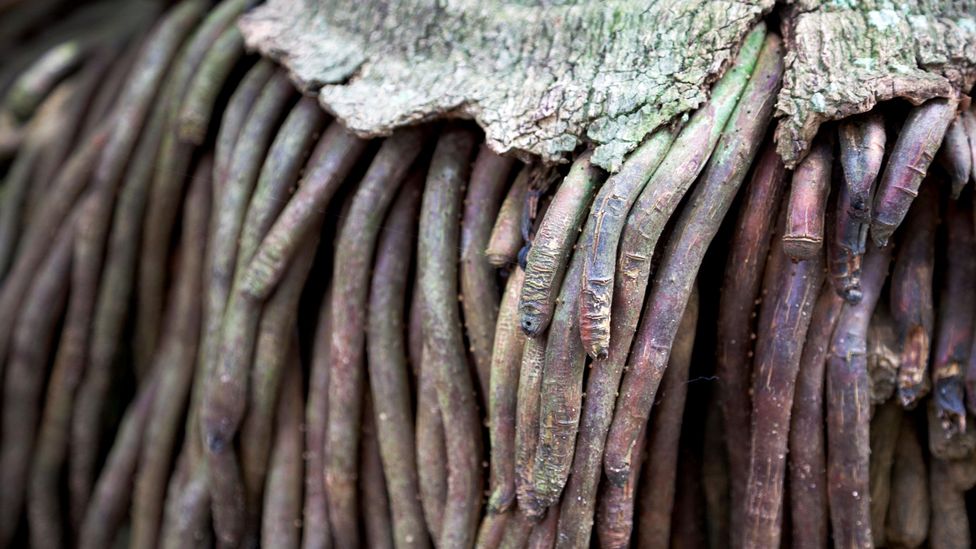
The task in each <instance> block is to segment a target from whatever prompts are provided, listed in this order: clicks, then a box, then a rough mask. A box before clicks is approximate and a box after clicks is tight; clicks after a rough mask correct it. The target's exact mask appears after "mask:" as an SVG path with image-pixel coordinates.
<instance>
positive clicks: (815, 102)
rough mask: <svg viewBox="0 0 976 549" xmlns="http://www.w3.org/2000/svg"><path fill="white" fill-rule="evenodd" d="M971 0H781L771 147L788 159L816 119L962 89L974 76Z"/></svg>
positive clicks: (801, 147) (975, 31)
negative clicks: (781, 71)
mask: <svg viewBox="0 0 976 549" xmlns="http://www.w3.org/2000/svg"><path fill="white" fill-rule="evenodd" d="M974 16H976V2H974V1H972V0H956V1H952V0H899V1H891V0H801V1H799V2H797V3H795V4H793V5H790V6H788V7H787V8H786V13H785V14H784V19H783V21H784V24H783V33H784V37H785V39H786V45H787V52H788V53H787V56H786V67H787V70H786V75H785V77H784V79H783V89H782V90H781V91H780V96H779V102H778V104H777V109H778V115H779V116H781V117H782V120H781V121H780V124H779V127H778V129H777V135H776V139H777V145H778V146H777V150H778V151H779V153H780V155H782V157H783V159H784V160H785V161H786V164H787V165H788V166H790V167H792V166H794V165H795V164H796V163H797V162H798V161H799V160H800V159H801V158H802V157H803V156H804V155H805V154H806V151H807V149H808V148H809V145H810V141H811V140H812V139H813V136H814V135H816V133H817V129H818V128H819V127H820V125H821V124H822V123H823V122H825V121H828V120H836V119H839V118H843V117H846V116H849V115H852V114H856V113H861V112H866V111H869V110H871V109H872V108H873V107H874V105H875V104H877V103H879V102H881V101H886V100H889V99H893V98H903V99H907V100H909V101H911V102H912V103H915V104H919V103H922V102H924V101H925V100H927V99H930V98H932V97H948V96H950V95H952V94H955V93H959V92H968V91H969V89H970V88H971V87H972V85H973V82H974V79H976V78H974V77H976V19H974Z"/></svg>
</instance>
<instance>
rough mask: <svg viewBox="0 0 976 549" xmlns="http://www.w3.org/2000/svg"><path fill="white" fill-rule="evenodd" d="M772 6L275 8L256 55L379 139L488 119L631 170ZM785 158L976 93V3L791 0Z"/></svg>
mask: <svg viewBox="0 0 976 549" xmlns="http://www.w3.org/2000/svg"><path fill="white" fill-rule="evenodd" d="M773 4H774V0H713V1H710V0H630V1H628V0H602V1H601V0H398V1H394V0H368V1H367V0H269V1H268V2H267V3H266V4H264V5H263V6H261V7H259V8H257V9H255V10H254V11H253V12H251V13H250V14H248V15H247V16H245V17H244V18H243V19H242V20H241V28H242V30H243V31H244V35H245V37H246V39H247V44H248V45H249V46H250V47H251V48H254V49H257V50H259V51H261V52H262V53H263V54H265V55H268V56H270V57H272V58H274V59H275V60H277V61H279V62H281V63H282V64H284V65H285V66H286V67H288V69H289V70H290V71H291V73H292V76H293V77H294V79H295V80H296V82H298V83H299V85H300V86H301V87H302V88H303V89H305V90H306V91H309V92H317V93H318V95H319V99H320V102H321V103H322V105H323V106H324V107H325V108H326V109H328V110H329V111H331V112H332V113H334V114H335V115H336V116H338V117H339V118H340V119H341V120H342V121H343V122H344V123H345V124H346V125H347V126H348V127H349V128H350V129H351V130H353V131H354V132H356V133H358V134H361V135H364V136H375V135H388V134H389V133H390V132H392V130H393V129H395V128H396V127H399V126H403V125H407V124H413V123H417V122H421V121H424V120H429V119H433V118H438V117H444V116H454V117H466V118H473V119H475V120H476V121H477V122H478V123H479V124H480V125H481V127H482V128H483V129H484V130H485V134H486V141H487V142H488V145H489V146H490V147H491V148H492V149H494V150H495V151H496V152H499V153H513V154H516V155H519V156H521V157H523V158H527V157H528V156H530V155H535V156H538V157H541V158H542V160H544V161H548V162H559V161H566V160H568V159H569V158H570V157H571V156H572V153H573V151H574V150H575V149H576V148H577V147H578V146H579V145H580V144H582V143H589V144H592V145H593V146H594V147H595V150H594V154H593V163H594V164H595V165H597V166H600V167H602V168H605V169H608V170H610V171H612V172H615V171H616V170H617V169H618V168H619V166H620V163H621V161H622V160H623V158H624V157H625V156H626V155H627V154H628V153H629V152H631V151H632V150H633V149H635V148H636V147H637V145H639V144H640V142H641V141H642V140H643V139H644V137H645V136H646V135H648V134H649V133H650V132H652V131H653V130H654V129H656V128H658V127H660V126H663V125H666V124H668V123H670V122H672V121H673V120H675V119H676V118H678V117H679V116H681V115H683V114H685V113H688V112H691V111H693V110H694V109H695V108H697V107H698V106H699V105H700V104H701V103H702V102H703V101H704V100H705V99H706V98H707V97H708V92H709V88H710V84H711V83H712V82H713V81H714V80H715V79H717V78H718V77H719V76H721V74H722V72H723V71H724V70H725V68H726V67H727V66H728V63H729V61H730V60H731V59H732V57H733V56H734V55H735V53H736V50H737V49H738V47H739V45H740V44H741V42H742V39H743V38H744V36H745V35H746V33H747V32H748V30H749V29H750V28H751V27H752V25H754V24H755V23H756V21H758V20H759V19H760V18H761V17H763V16H764V15H765V14H766V13H767V12H768V11H770V10H771V9H772V8H773ZM779 11H780V16H781V17H780V20H781V21H782V26H781V30H782V33H783V35H784V38H785V39H786V50H787V52H788V53H787V56H786V67H787V70H786V74H785V76H784V81H783V89H782V91H781V92H780V96H779V100H778V104H777V116H778V117H779V118H780V122H779V127H778V129H777V135H776V139H777V145H778V147H777V149H778V151H779V153H780V154H781V156H782V157H783V159H784V160H785V162H786V164H787V165H788V166H789V167H793V166H795V165H796V163H797V162H798V161H799V160H800V159H802V158H803V156H805V154H806V152H807V150H808V148H809V145H810V141H811V140H812V139H813V136H814V135H816V133H817V130H818V128H819V127H820V125H821V124H822V123H824V122H826V121H828V120H836V119H839V118H844V117H846V116H850V115H852V114H856V113H860V112H866V111H869V110H871V109H872V108H873V107H874V105H876V104H877V103H879V102H882V101H887V100H889V99H893V98H903V99H907V100H909V101H911V102H912V103H915V104H919V103H922V102H924V101H925V100H927V99H930V98H932V97H948V96H950V95H953V94H957V93H960V92H963V93H968V91H969V90H970V88H971V87H972V85H973V83H974V81H976V18H974V17H976V16H974V14H976V0H793V1H791V0H785V1H784V2H781V4H780V8H779Z"/></svg>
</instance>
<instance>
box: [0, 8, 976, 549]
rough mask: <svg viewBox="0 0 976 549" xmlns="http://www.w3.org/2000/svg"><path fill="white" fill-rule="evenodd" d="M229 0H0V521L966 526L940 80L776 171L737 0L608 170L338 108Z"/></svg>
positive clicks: (928, 537)
mask: <svg viewBox="0 0 976 549" xmlns="http://www.w3.org/2000/svg"><path fill="white" fill-rule="evenodd" d="M251 4H252V2H251V1H250V0H224V1H223V2H221V3H219V4H218V5H216V6H211V5H210V4H209V3H208V2H205V1H203V0H182V1H181V2H179V3H178V4H175V5H173V6H172V7H170V8H168V9H166V10H164V11H154V10H153V8H152V5H149V4H146V5H143V4H138V3H136V4H133V5H136V6H138V9H136V8H132V12H131V13H128V12H127V13H124V14H119V13H114V12H112V11H107V8H106V6H107V4H105V5H103V4H94V5H91V6H87V7H77V8H72V9H67V8H65V6H64V5H63V2H57V1H39V2H31V3H27V2H14V3H13V7H9V6H8V7H3V3H2V2H0V10H2V11H0V14H2V17H3V21H2V22H0V26H7V27H9V28H7V29H6V31H5V33H6V36H8V37H10V38H9V39H8V41H10V40H13V41H14V42H15V43H16V47H14V45H12V44H11V43H8V44H7V49H8V50H9V51H10V52H11V53H10V54H9V55H6V56H5V57H4V58H3V63H2V65H0V91H2V92H3V94H4V98H5V99H4V102H3V105H2V113H0V117H2V119H0V157H2V160H0V161H2V163H3V166H2V168H0V169H2V170H3V172H2V173H3V183H2V187H0V192H2V201H0V367H2V369H0V374H2V397H0V399H2V400H0V402H2V408H0V546H13V545H22V544H29V545H30V546H35V547H62V546H79V547H83V548H101V547H108V546H112V545H113V544H115V543H128V544H129V545H131V546H133V547H140V548H151V547H157V546H158V547H172V548H177V547H179V548H182V547H196V546H209V545H218V546H223V547H238V546H253V545H256V544H261V545H264V546H267V547H298V546H302V547H306V548H321V547H332V546H334V547H357V546H363V545H365V546H369V547H401V548H402V547H430V546H437V547H446V548H447V547H449V548H454V547H472V546H477V547H484V548H489V547H506V548H514V547H532V548H548V547H587V546H589V545H590V544H591V543H598V544H599V545H600V546H606V547H627V546H630V545H632V544H636V545H637V546H640V547H668V546H681V547H705V546H708V547H727V546H731V547H779V546H781V545H784V544H788V545H792V546H796V547H826V546H828V545H829V544H833V545H836V546H838V547H868V546H872V545H875V546H892V547H919V546H923V545H925V544H928V545H930V546H931V547H963V546H967V545H968V543H969V540H970V537H969V536H970V524H969V514H970V511H969V510H967V505H966V497H967V491H968V490H970V489H971V488H973V486H974V485H976V426H974V425H973V422H972V421H971V419H972V417H973V414H976V351H974V349H973V346H974V344H976V338H974V333H976V332H974V330H976V286H974V285H973V280H974V279H976V224H974V208H973V195H974V193H973V190H972V187H971V186H969V185H968V183H969V181H970V180H971V179H976V169H974V168H976V166H974V160H976V111H974V110H973V109H971V108H970V106H969V104H968V98H967V97H965V96H960V97H957V98H948V99H932V100H929V101H927V102H925V103H923V104H921V105H919V106H911V105H908V104H907V103H906V104H902V103H898V102H888V103H884V104H881V105H879V106H878V107H876V108H875V109H874V110H872V111H871V112H868V113H864V114H860V115H857V116H855V117H852V118H848V119H845V120H841V121H838V122H836V123H832V124H828V125H825V126H823V127H822V128H821V130H820V133H819V135H818V136H817V138H816V140H815V141H814V144H813V147H812V149H811V151H810V153H809V154H808V155H807V156H806V158H805V159H804V160H803V161H802V162H801V163H800V164H799V165H798V166H797V168H796V169H795V170H792V171H789V170H787V169H786V167H785V166H784V164H783V162H782V160H781V158H780V157H779V156H778V155H777V153H776V151H775V147H774V144H773V142H772V131H771V130H772V129H773V128H772V127H773V125H774V124H773V119H772V117H773V104H774V98H775V96H776V94H777V92H778V91H779V89H780V86H781V81H782V78H783V72H784V64H783V63H784V61H783V57H784V54H783V51H782V45H781V39H780V38H779V37H778V36H777V35H776V34H775V33H773V32H771V31H769V30H767V28H766V27H765V25H763V24H760V25H759V26H757V27H756V28H755V29H754V30H753V31H752V32H751V33H750V34H749V35H748V36H747V37H746V39H745V41H744V43H743V44H742V47H741V48H740V49H739V51H738V53H737V56H736V57H735V59H734V61H733V63H732V64H731V66H730V67H729V68H728V69H727V70H726V71H725V72H724V75H723V76H722V77H721V78H720V79H719V80H718V81H716V82H715V83H714V85H713V87H712V91H711V94H710V98H709V99H708V101H707V103H706V104H704V105H703V106H702V107H700V108H699V109H698V110H697V111H695V112H694V113H693V114H692V115H690V116H688V117H685V118H683V119H682V120H679V121H676V122H674V123H673V124H672V125H670V126H667V127H664V128H661V129H658V130H656V131H655V132H653V133H652V134H651V135H649V136H648V137H647V138H645V139H644V141H643V142H642V144H641V145H640V147H639V148H637V149H636V150H635V151H634V152H632V153H631V154H630V155H629V156H628V158H627V159H626V161H625V162H624V163H623V165H622V166H621V168H620V170H619V171H617V172H615V173H612V174H607V173H605V172H604V171H602V170H601V169H599V168H598V167H596V166H595V165H593V164H591V162H590V159H591V153H592V151H590V150H586V149H585V148H584V149H581V150H579V151H577V153H576V154H575V157H574V160H573V162H572V163H571V165H562V166H560V165H556V166H552V165H543V164H542V163H538V162H535V163H533V162H529V163H523V162H521V161H517V160H515V159H512V158H507V157H504V156H500V155H498V154H496V153H494V152H492V150H490V149H489V148H488V147H487V146H485V145H484V144H481V143H482V141H483V137H482V135H481V134H480V131H479V130H478V128H477V127H476V126H475V125H474V124H471V123H466V122H461V121H447V122H435V123H428V124H425V125H422V126H416V127H408V128H403V129H400V130H398V131H396V132H395V133H393V134H392V135H390V136H389V137H386V138H383V139H375V140H367V139H363V138H361V137H359V136H357V135H355V134H353V133H352V132H350V131H348V130H347V129H346V128H345V127H344V126H343V125H342V123H341V122H339V121H337V120H332V119H331V118H330V116H329V115H328V114H327V113H326V112H325V111H324V110H322V109H321V107H320V106H319V104H318V102H317V101H316V99H314V98H311V97H304V96H302V94H300V93H299V92H298V91H297V90H296V88H295V87H294V86H293V84H292V82H291V80H290V79H289V76H288V74H287V73H286V71H284V70H283V69H281V68H278V67H276V66H275V65H274V64H273V63H272V62H271V61H269V60H267V59H261V58H259V57H257V56H255V55H253V54H250V53H248V52H247V51H246V50H245V48H244V43H243V38H242V36H241V33H240V31H239V29H238V27H237V26H236V25H235V21H236V20H237V18H238V17H239V16H240V14H241V13H243V12H244V11H245V10H247V9H248V8H249V7H250V5H251ZM110 7H111V8H112V10H117V9H118V7H119V5H118V4H116V3H112V4H111V5H110Z"/></svg>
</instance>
